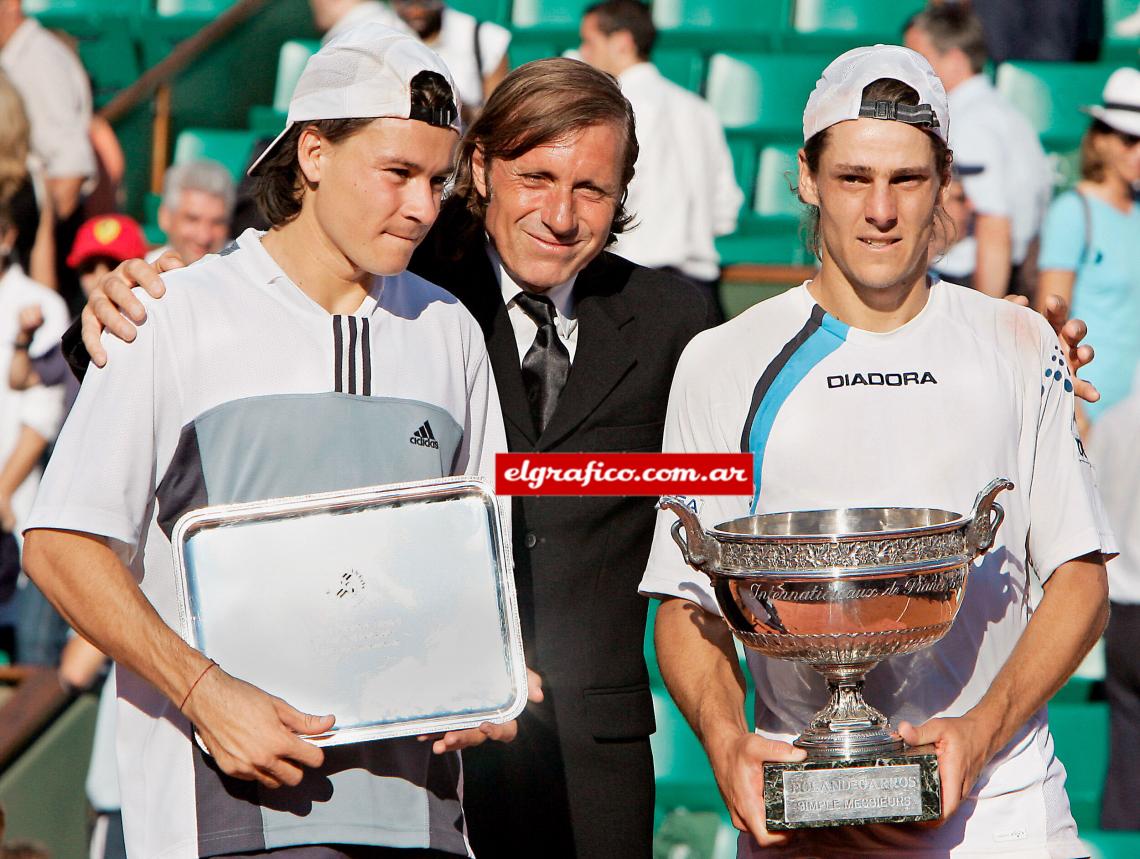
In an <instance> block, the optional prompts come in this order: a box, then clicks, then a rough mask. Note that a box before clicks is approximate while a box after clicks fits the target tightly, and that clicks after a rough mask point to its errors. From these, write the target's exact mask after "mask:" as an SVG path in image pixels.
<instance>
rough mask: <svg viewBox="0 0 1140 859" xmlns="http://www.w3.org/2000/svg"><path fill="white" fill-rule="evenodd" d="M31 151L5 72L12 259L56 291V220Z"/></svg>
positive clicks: (0, 119)
mask: <svg viewBox="0 0 1140 859" xmlns="http://www.w3.org/2000/svg"><path fill="white" fill-rule="evenodd" d="M30 149H31V126H30V125H29V123H28V114H27V111H25V110H24V100H23V99H22V98H21V97H20V93H19V92H17V91H16V87H15V86H13V84H12V82H11V80H9V79H8V76H7V75H6V74H4V73H3V72H2V71H0V202H3V203H7V204H8V205H9V207H10V208H11V212H12V219H13V220H14V221H15V224H16V246H15V248H14V249H13V258H14V259H15V261H16V262H18V263H19V264H20V267H21V268H23V269H24V271H26V272H27V273H28V275H29V276H30V277H31V278H32V280H34V281H36V282H37V283H42V284H43V285H44V286H49V287H54V286H55V237H54V235H53V233H52V230H53V228H54V226H55V219H54V217H53V216H52V204H51V197H50V196H49V195H48V193H47V186H46V185H45V184H44V182H43V176H42V175H41V173H40V172H39V170H38V164H37V165H33V164H32V163H31V161H30V155H31V152H30ZM34 167H35V169H33V168H34Z"/></svg>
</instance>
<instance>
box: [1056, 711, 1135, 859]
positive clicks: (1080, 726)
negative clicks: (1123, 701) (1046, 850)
mask: <svg viewBox="0 0 1140 859" xmlns="http://www.w3.org/2000/svg"><path fill="white" fill-rule="evenodd" d="M1049 730H1050V731H1051V732H1052V733H1053V742H1054V744H1055V747H1056V754H1057V757H1058V758H1060V759H1061V763H1063V764H1064V765H1065V772H1066V776H1067V777H1066V779H1065V791H1066V793H1068V795H1069V805H1070V807H1071V808H1072V811H1073V818H1074V819H1075V820H1076V821H1077V828H1078V829H1080V830H1081V831H1082V832H1083V831H1084V830H1086V829H1095V828H1096V826H1097V823H1098V821H1099V820H1100V796H1101V791H1102V790H1103V789H1104V774H1105V772H1106V771H1107V769H1108V704H1106V703H1105V702H1103V701H1097V702H1091V703H1071V702H1064V701H1061V702H1056V703H1050V704H1049ZM1137 855H1140V854H1137Z"/></svg>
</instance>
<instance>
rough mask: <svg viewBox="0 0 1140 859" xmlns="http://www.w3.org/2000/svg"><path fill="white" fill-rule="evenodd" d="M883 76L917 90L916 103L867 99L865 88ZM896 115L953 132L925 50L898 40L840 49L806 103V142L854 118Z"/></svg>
mask: <svg viewBox="0 0 1140 859" xmlns="http://www.w3.org/2000/svg"><path fill="white" fill-rule="evenodd" d="M880 78H890V79H892V80H897V81H901V82H902V83H904V84H906V85H907V86H909V87H911V88H912V89H914V91H915V92H917V93H918V104H917V105H913V106H911V105H905V104H895V103H894V102H890V101H878V102H865V101H864V100H863V90H864V88H866V86H867V85H868V84H871V83H874V82H875V81H877V80H879V79H880ZM860 118H870V119H893V120H897V121H898V122H905V123H908V124H910V125H915V126H918V127H920V128H925V129H926V130H927V131H929V132H931V133H933V134H937V135H938V136H939V137H940V138H942V140H943V141H945V140H946V139H947V137H948V135H949V133H950V110H949V107H948V104H947V100H946V90H945V89H944V88H943V87H942V81H940V80H939V79H938V75H936V74H935V73H934V69H932V68H931V67H930V63H928V62H927V61H926V60H925V59H924V58H923V57H922V55H921V54H918V53H916V52H914V51H912V50H910V49H909V48H904V47H901V46H899V45H874V46H873V47H869V48H855V49H854V50H851V51H848V52H847V53H845V54H841V55H840V56H839V57H837V58H836V59H835V60H834V61H832V63H831V65H829V66H828V67H827V68H826V69H824V70H823V76H822V77H821V78H820V79H819V80H818V81H817V82H816V85H815V90H814V91H813V92H812V94H811V95H810V96H808V102H807V107H806V108H804V142H805V143H806V142H807V141H808V140H810V139H811V138H812V137H814V136H815V135H816V134H818V133H819V132H821V131H823V130H824V129H825V128H830V127H831V126H833V125H835V124H836V123H838V122H846V121H847V120H850V119H860Z"/></svg>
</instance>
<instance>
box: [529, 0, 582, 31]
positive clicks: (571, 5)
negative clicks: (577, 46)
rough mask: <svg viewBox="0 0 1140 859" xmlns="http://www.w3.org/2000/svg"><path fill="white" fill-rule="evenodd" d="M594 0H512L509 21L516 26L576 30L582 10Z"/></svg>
mask: <svg viewBox="0 0 1140 859" xmlns="http://www.w3.org/2000/svg"><path fill="white" fill-rule="evenodd" d="M593 2H594V0H514V6H513V8H512V9H511V23H512V24H513V25H514V26H515V27H516V28H528V27H529V28H541V29H563V30H564V29H567V28H569V29H573V30H574V31H575V32H577V30H578V22H579V21H580V20H581V19H582V10H583V9H585V8H586V7H587V6H589V5H591V4H592V3H593Z"/></svg>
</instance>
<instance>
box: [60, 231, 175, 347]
mask: <svg viewBox="0 0 1140 859" xmlns="http://www.w3.org/2000/svg"><path fill="white" fill-rule="evenodd" d="M182 267H183V263H182V259H181V258H180V257H179V256H178V254H176V253H174V252H173V251H167V252H166V253H164V254H163V255H162V256H160V257H159V258H158V259H157V260H155V261H154V263H153V265H152V264H150V263H147V262H146V261H145V260H141V259H131V260H127V261H126V262H123V263H120V264H119V265H118V266H117V267H116V268H115V269H114V270H113V271H109V272H107V273H106V274H105V275H103V277H101V278H100V279H99V282H98V283H97V284H96V285H95V288H94V289H93V290H91V294H90V295H89V296H88V297H87V306H86V307H84V308H83V314H82V317H81V318H82V320H83V345H84V346H86V347H87V352H88V353H89V354H90V355H91V361H92V363H94V364H95V366H96V367H103V366H105V365H106V364H107V352H106V350H105V349H104V348H103V344H102V343H101V342H100V338H101V335H102V334H103V331H104V329H106V330H107V331H109V332H111V334H113V335H114V336H116V337H118V338H119V339H120V340H123V341H125V342H127V343H130V342H132V341H133V340H134V339H135V328H136V326H138V325H142V323H143V322H145V321H146V309H145V308H144V307H143V306H142V302H141V301H139V300H138V299H137V298H136V297H135V295H134V293H132V292H131V290H132V289H133V288H134V287H136V286H141V287H142V288H143V289H145V290H146V292H147V294H148V295H150V296H152V297H154V298H162V296H163V295H164V294H165V293H166V287H165V286H164V285H163V283H162V278H161V277H160V275H161V274H162V273H163V272H167V271H173V270H174V269H176V268H182Z"/></svg>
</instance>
